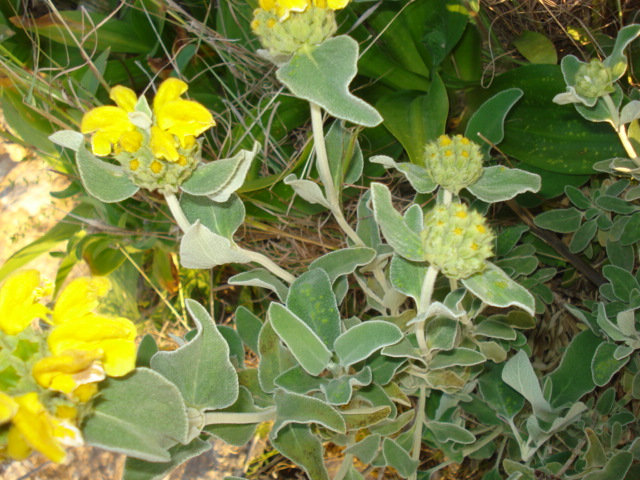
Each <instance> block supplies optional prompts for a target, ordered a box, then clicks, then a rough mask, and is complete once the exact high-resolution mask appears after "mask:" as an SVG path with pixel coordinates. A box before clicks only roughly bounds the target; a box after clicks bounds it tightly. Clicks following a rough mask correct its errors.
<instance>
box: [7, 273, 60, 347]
mask: <svg viewBox="0 0 640 480" xmlns="http://www.w3.org/2000/svg"><path fill="white" fill-rule="evenodd" d="M39 286H40V273H39V272H38V271H37V270H25V271H22V272H19V273H17V274H14V275H12V276H11V277H9V278H8V279H7V280H6V281H5V283H4V285H3V286H2V288H0V330H2V331H3V332H4V333H6V334H7V335H17V334H18V333H20V332H22V331H23V330H24V329H25V328H27V326H29V324H30V323H31V322H32V321H33V320H34V319H36V318H45V316H46V315H47V313H48V312H49V310H48V309H47V308H46V307H45V306H44V305H41V304H39V303H36V298H37V293H38V288H39Z"/></svg>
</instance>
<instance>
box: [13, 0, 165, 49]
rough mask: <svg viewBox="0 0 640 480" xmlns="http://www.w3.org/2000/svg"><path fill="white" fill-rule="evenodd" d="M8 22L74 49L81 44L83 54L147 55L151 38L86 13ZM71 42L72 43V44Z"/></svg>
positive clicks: (55, 14) (64, 12)
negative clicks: (84, 51)
mask: <svg viewBox="0 0 640 480" xmlns="http://www.w3.org/2000/svg"><path fill="white" fill-rule="evenodd" d="M10 20H11V22H12V23H13V24H14V25H16V26H18V27H20V28H24V29H26V30H28V31H30V32H34V33H37V34H38V35H41V36H43V37H46V38H49V39H51V40H53V41H54V42H58V43H62V44H63V45H67V46H70V47H75V46H76V45H79V44H80V43H82V47H83V48H84V49H86V50H87V51H91V50H94V49H96V50H98V51H101V50H106V49H107V48H109V49H111V51H112V52H118V53H144V54H147V53H149V51H150V50H151V47H152V46H153V44H154V43H155V42H156V39H155V38H146V37H144V36H140V35H139V34H138V32H137V31H136V29H132V28H131V25H129V24H128V23H126V22H124V21H121V20H116V19H115V18H114V17H113V16H111V17H110V18H109V17H107V16H106V15H102V14H99V13H93V12H88V11H86V10H65V11H57V12H56V13H48V14H46V15H43V16H42V17H38V18H34V19H31V18H27V19H25V18H22V17H13V18H11V19H10ZM74 39H75V40H74Z"/></svg>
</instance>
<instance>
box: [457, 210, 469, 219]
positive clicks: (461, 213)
mask: <svg viewBox="0 0 640 480" xmlns="http://www.w3.org/2000/svg"><path fill="white" fill-rule="evenodd" d="M455 215H456V217H458V218H467V212H466V211H464V210H459V211H457V212H456V214H455Z"/></svg>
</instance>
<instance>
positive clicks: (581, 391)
mask: <svg viewBox="0 0 640 480" xmlns="http://www.w3.org/2000/svg"><path fill="white" fill-rule="evenodd" d="M601 343H602V339H601V338H599V337H597V336H595V335H594V334H593V333H592V332H591V330H585V331H584V332H581V333H579V334H578V335H576V336H575V337H574V338H573V340H571V343H570V344H569V346H568V347H567V349H566V350H565V352H564V354H563V356H562V361H561V362H560V365H559V366H558V368H556V369H555V370H554V371H553V372H551V373H550V374H549V375H548V377H547V378H549V379H550V380H551V385H552V388H551V405H553V406H554V407H562V406H563V405H565V404H568V403H575V402H577V401H578V400H580V398H581V397H582V396H583V395H585V394H587V393H589V392H591V391H592V390H593V389H594V388H595V387H596V384H595V383H594V382H593V379H592V378H591V361H592V360H593V356H594V355H595V353H596V349H597V348H598V345H600V344H601Z"/></svg>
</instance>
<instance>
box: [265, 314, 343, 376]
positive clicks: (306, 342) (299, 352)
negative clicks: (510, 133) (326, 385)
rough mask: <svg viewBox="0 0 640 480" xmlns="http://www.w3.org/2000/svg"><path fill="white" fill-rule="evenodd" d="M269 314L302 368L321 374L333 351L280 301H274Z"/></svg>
mask: <svg viewBox="0 0 640 480" xmlns="http://www.w3.org/2000/svg"><path fill="white" fill-rule="evenodd" d="M267 315H268V317H269V321H270V322H271V325H272V326H273V329H274V330H275V332H276V333H277V334H278V336H279V337H280V338H281V339H282V340H283V341H284V343H286V344H287V347H289V350H291V353H293V356H294V357H296V360H298V362H300V365H302V368H304V369H305V370H306V371H307V372H309V373H310V374H311V375H319V374H320V373H321V372H322V371H323V370H324V369H325V368H327V366H328V365H329V360H330V359H331V352H330V351H329V349H328V348H327V347H326V346H325V344H324V343H323V342H322V340H321V339H320V338H319V337H318V335H316V333H315V332H314V331H313V330H312V329H311V327H309V325H308V324H307V323H305V322H304V321H303V320H301V319H300V318H299V317H298V316H297V315H295V314H294V313H292V312H291V311H290V310H289V309H287V307H285V306H284V305H281V304H279V303H272V304H271V305H270V306H269V311H268V312H267Z"/></svg>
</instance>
